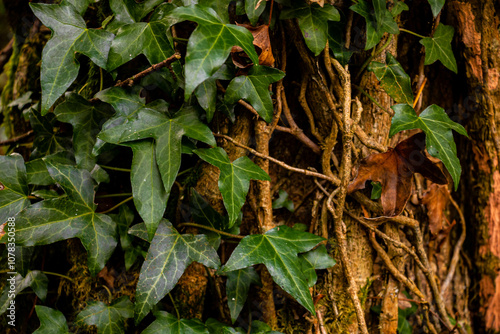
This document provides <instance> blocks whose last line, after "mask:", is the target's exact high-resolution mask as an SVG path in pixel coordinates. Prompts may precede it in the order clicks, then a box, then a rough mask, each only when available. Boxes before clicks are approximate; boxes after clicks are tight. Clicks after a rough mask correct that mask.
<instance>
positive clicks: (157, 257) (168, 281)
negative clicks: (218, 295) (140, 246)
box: [135, 219, 220, 323]
mask: <svg viewBox="0 0 500 334" xmlns="http://www.w3.org/2000/svg"><path fill="white" fill-rule="evenodd" d="M193 261H196V262H199V263H201V264H203V265H205V266H207V267H210V268H214V269H217V268H219V266H220V260H219V257H218V256H217V252H216V251H215V250H214V249H213V248H212V247H211V246H210V245H209V244H208V242H207V238H206V236H205V235H203V234H201V235H192V234H182V235H181V234H179V232H177V231H176V230H175V229H174V228H173V226H172V224H170V222H169V221H167V220H165V219H164V220H162V221H161V222H160V224H159V225H158V229H157V230H156V234H155V236H154V238H153V240H152V241H151V245H150V247H149V251H148V255H147V257H146V261H144V264H143V265H142V268H141V273H140V275H139V282H138V283H137V290H136V303H135V322H136V323H139V322H140V321H141V320H142V319H143V318H144V317H145V316H146V315H147V314H148V312H149V311H150V310H151V309H152V308H153V306H155V305H156V303H158V302H159V301H160V299H162V298H163V297H165V295H166V294H167V293H169V292H170V291H171V290H172V289H173V288H174V286H175V284H177V281H178V280H179V278H180V277H181V275H182V274H183V273H184V270H186V268H187V267H188V266H189V265H190V264H191V263H192V262H193Z"/></svg>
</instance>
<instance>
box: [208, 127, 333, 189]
mask: <svg viewBox="0 0 500 334" xmlns="http://www.w3.org/2000/svg"><path fill="white" fill-rule="evenodd" d="M214 136H215V137H219V138H224V139H226V140H229V141H230V142H231V143H233V144H234V145H236V146H238V147H241V148H244V149H246V150H247V151H249V152H250V153H252V154H253V155H256V156H258V157H259V158H263V159H267V160H269V161H272V162H274V163H275V164H277V165H279V166H281V167H283V168H285V169H288V170H291V171H292V172H296V173H301V174H304V175H307V176H314V177H317V178H319V179H323V180H328V181H330V182H331V183H333V184H335V185H339V184H340V180H339V179H338V178H337V177H336V176H333V177H328V176H326V175H324V174H321V173H317V172H313V171H310V170H307V169H300V168H295V167H292V166H289V165H287V164H286V163H284V162H283V161H280V160H278V159H275V158H273V157H270V156H268V155H265V154H262V153H259V152H257V151H256V150H254V149H253V148H251V147H248V146H245V145H243V144H240V143H238V142H236V141H235V140H234V139H233V138H231V137H229V136H226V135H222V134H219V133H214Z"/></svg>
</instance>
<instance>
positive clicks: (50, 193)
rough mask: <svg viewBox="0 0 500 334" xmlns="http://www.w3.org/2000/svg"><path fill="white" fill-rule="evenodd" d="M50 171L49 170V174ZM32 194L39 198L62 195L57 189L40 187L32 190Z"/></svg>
mask: <svg viewBox="0 0 500 334" xmlns="http://www.w3.org/2000/svg"><path fill="white" fill-rule="evenodd" d="M48 173H49V172H48V171H47V174H48ZM31 195H33V196H36V197H38V198H42V199H51V198H57V197H60V195H59V194H58V193H57V191H55V190H52V189H39V190H35V191H32V192H31Z"/></svg>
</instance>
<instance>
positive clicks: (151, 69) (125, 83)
mask: <svg viewBox="0 0 500 334" xmlns="http://www.w3.org/2000/svg"><path fill="white" fill-rule="evenodd" d="M179 59H181V54H180V53H178V52H176V53H174V54H173V55H172V56H170V57H168V58H167V59H165V60H164V61H162V62H159V63H158V64H154V65H152V66H151V67H149V68H147V69H145V70H144V71H142V72H139V73H137V74H135V75H133V76H131V77H130V78H128V79H126V80H124V81H119V82H117V83H116V85H115V87H124V86H132V85H133V84H134V81H136V80H139V79H142V78H144V77H145V76H147V75H148V74H150V73H151V72H154V71H156V70H159V69H160V68H163V67H167V66H170V64H172V63H173V62H174V61H176V60H179Z"/></svg>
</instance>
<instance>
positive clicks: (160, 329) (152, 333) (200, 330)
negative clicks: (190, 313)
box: [142, 311, 209, 334]
mask: <svg viewBox="0 0 500 334" xmlns="http://www.w3.org/2000/svg"><path fill="white" fill-rule="evenodd" d="M155 317H156V320H155V321H153V323H152V324H151V325H149V326H148V328H146V329H145V330H144V331H143V332H142V334H156V333H171V334H209V332H208V329H207V328H206V327H205V325H204V324H203V323H202V322H201V321H200V320H198V319H177V318H176V317H174V316H173V315H172V314H170V313H167V312H164V311H159V312H156V313H155Z"/></svg>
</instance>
